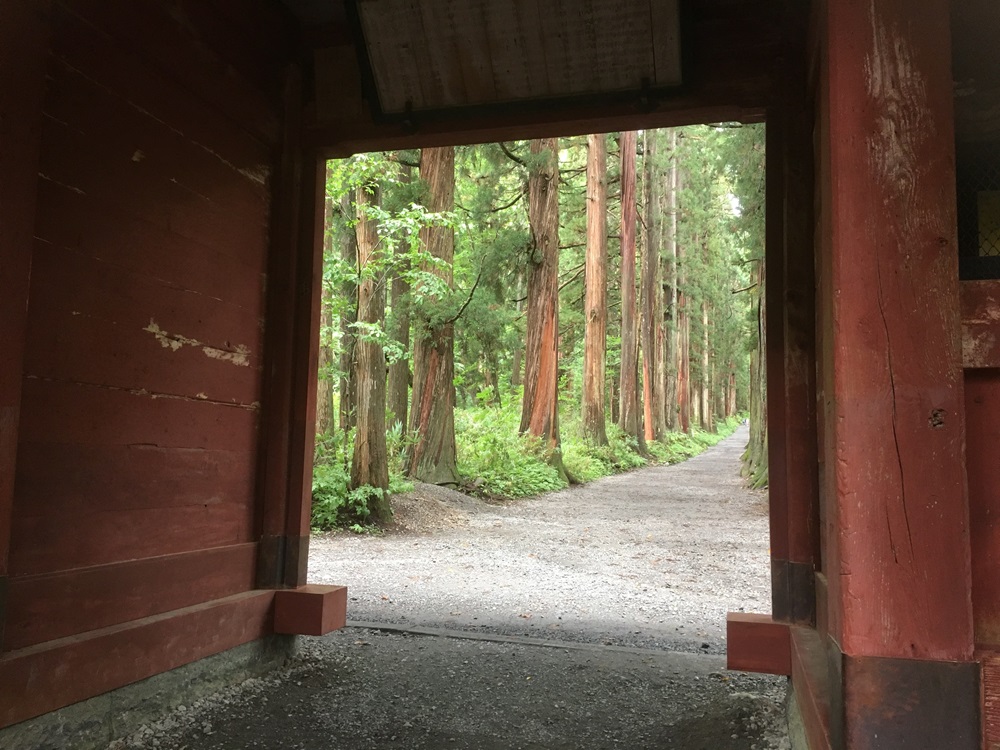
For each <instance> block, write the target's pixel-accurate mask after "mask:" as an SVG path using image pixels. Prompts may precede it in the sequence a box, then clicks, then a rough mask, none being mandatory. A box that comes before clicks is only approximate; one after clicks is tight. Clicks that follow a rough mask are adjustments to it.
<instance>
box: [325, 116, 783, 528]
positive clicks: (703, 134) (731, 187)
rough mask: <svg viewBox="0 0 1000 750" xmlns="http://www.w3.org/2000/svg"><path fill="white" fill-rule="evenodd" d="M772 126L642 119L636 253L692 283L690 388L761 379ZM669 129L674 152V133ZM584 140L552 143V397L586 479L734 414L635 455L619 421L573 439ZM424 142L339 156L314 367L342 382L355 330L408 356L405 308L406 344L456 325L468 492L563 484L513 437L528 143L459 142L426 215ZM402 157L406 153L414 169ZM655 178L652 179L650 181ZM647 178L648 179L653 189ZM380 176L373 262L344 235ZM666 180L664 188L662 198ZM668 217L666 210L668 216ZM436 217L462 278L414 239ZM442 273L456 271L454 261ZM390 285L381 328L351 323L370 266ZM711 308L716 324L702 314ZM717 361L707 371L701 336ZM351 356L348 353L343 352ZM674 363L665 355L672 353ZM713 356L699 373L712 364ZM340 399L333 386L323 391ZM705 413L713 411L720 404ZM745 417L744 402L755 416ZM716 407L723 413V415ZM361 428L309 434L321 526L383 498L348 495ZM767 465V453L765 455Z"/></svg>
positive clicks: (612, 143) (576, 472) (396, 464)
mask: <svg viewBox="0 0 1000 750" xmlns="http://www.w3.org/2000/svg"><path fill="white" fill-rule="evenodd" d="M762 134H763V131H762V129H761V128H760V127H759V126H742V127H741V126H738V125H736V124H730V125H726V126H698V127H690V128H680V129H678V130H677V131H676V136H677V137H676V139H672V138H671V136H670V134H669V133H668V132H667V131H654V130H651V131H646V133H644V134H643V135H642V136H641V138H640V141H639V147H638V151H639V153H638V157H639V164H640V168H639V170H638V179H639V186H638V188H639V189H638V194H639V196H640V197H641V199H642V200H643V201H645V200H646V196H647V195H648V196H649V200H650V204H649V205H651V206H654V207H656V208H655V211H654V212H653V213H655V215H653V214H651V213H649V212H648V211H649V209H643V208H640V212H641V219H642V221H641V222H640V227H639V245H640V255H641V253H642V252H643V251H644V248H645V247H646V245H647V244H649V243H656V245H657V246H658V248H659V253H660V258H661V272H662V279H661V281H662V283H663V284H664V285H667V284H668V283H669V284H672V285H674V286H673V287H672V291H675V292H677V293H679V294H681V295H682V296H683V299H684V304H685V307H686V311H687V316H688V321H689V324H690V341H689V344H690V374H691V378H692V384H693V386H694V387H695V388H698V387H700V385H701V383H702V381H703V380H705V381H708V382H709V386H710V389H711V390H713V391H714V392H717V391H719V390H720V389H721V386H722V384H723V383H727V382H728V379H729V378H730V377H732V378H734V380H735V383H736V391H737V393H738V397H737V408H738V409H745V408H747V406H748V396H747V394H749V393H750V392H751V387H752V386H751V383H750V378H749V372H750V367H749V366H748V363H749V355H750V352H751V351H753V350H755V349H756V346H757V341H758V330H757V310H758V302H757V294H758V293H759V291H760V290H759V288H755V281H756V280H757V278H758V276H759V270H760V266H759V261H760V260H761V258H762V256H763V214H764V210H763V205H764V204H763V185H764V182H763V138H762ZM606 138H607V144H608V155H609V159H608V174H607V184H608V217H607V218H608V237H609V240H608V248H607V261H608V299H607V304H608V327H607V378H608V381H609V382H611V381H614V380H616V379H617V378H618V371H619V369H620V337H621V331H620V319H621V318H620V310H621V308H620V301H621V292H622V290H621V286H620V282H619V278H620V274H619V265H620V243H619V241H618V239H617V237H618V234H619V228H620V227H619V223H620V212H621V202H620V195H619V194H618V190H619V188H618V186H619V184H620V175H619V171H620V170H619V156H620V154H619V153H618V139H617V136H616V135H615V134H609V135H608V136H606ZM674 142H676V148H671V144H672V143H674ZM586 152H587V147H586V138H585V137H574V138H564V139H561V140H560V142H559V154H558V156H559V214H560V229H559V237H558V241H559V245H560V254H559V286H560V292H559V333H558V340H559V378H560V379H559V400H560V423H561V430H560V432H561V448H560V457H561V459H562V463H563V465H564V467H565V469H566V471H567V473H568V475H569V477H570V480H571V481H578V482H587V481H591V480H593V479H597V478H599V477H602V476H607V475H609V474H614V473H617V472H621V471H627V470H629V469H633V468H637V467H641V466H644V465H646V464H648V463H650V462H655V463H672V462H676V461H680V460H684V459H685V458H688V457H690V456H693V455H696V454H697V453H699V452H701V451H702V450H704V449H705V448H706V447H707V446H709V445H712V444H714V443H715V442H717V441H718V440H719V439H721V435H723V434H728V432H730V431H731V428H734V427H735V425H736V424H737V422H736V421H735V420H731V424H726V425H723V424H717V428H718V429H719V435H710V434H706V433H704V432H699V431H697V430H695V431H694V432H693V434H691V435H680V434H673V433H671V434H668V435H667V436H666V437H665V438H664V439H663V440H662V441H659V442H650V443H649V444H648V445H647V446H646V451H645V452H644V453H643V454H640V453H639V451H638V448H637V446H636V444H635V439H634V438H630V437H628V436H626V435H624V434H623V433H622V432H621V431H620V430H619V429H618V428H617V427H615V426H614V425H613V424H612V423H611V419H610V405H609V413H608V420H607V423H608V438H609V444H608V445H607V446H595V445H591V444H588V443H587V442H585V441H584V440H583V439H582V438H581V437H580V428H579V409H580V400H581V389H582V382H583V377H582V369H583V347H582V340H583V333H584V328H585V323H586V321H585V316H584V311H583V297H584V282H585V279H584V265H585V264H584V258H585V244H586V243H585V231H586V206H587V202H586V174H585V172H586V170H585V166H586ZM419 158H420V156H419V152H417V151H402V152H393V153H379V154H366V155H359V156H355V157H352V158H351V159H346V160H342V161H339V162H331V164H330V168H329V171H328V180H327V196H328V201H329V202H328V206H327V209H328V216H329V217H330V222H329V228H328V232H329V236H328V240H329V241H328V243H327V246H326V262H325V263H324V274H323V288H324V301H323V305H324V308H323V309H324V311H325V312H326V313H328V314H327V315H326V319H325V320H326V322H324V323H323V330H322V339H321V343H322V346H323V347H324V350H325V351H327V352H329V353H330V356H329V357H327V358H325V359H324V362H325V363H326V364H325V366H324V367H325V369H324V372H321V373H320V377H321V378H324V379H328V380H331V381H336V380H339V379H340V378H341V377H342V376H343V375H344V373H341V372H340V371H339V368H340V367H342V366H344V365H342V360H341V356H340V355H341V353H342V352H347V353H348V354H349V353H350V346H349V345H350V341H351V339H352V338H353V339H362V340H369V341H375V342H377V343H378V344H379V345H380V346H381V347H382V349H383V350H384V352H385V354H386V359H387V361H388V362H390V363H392V362H399V361H407V360H409V359H410V357H411V356H412V352H411V351H410V349H409V348H408V347H407V346H404V345H403V344H402V343H401V341H402V340H403V339H401V338H400V339H399V340H397V336H398V331H397V328H396V321H397V320H401V319H403V318H405V317H408V318H409V320H410V322H411V325H412V333H411V336H410V341H411V343H412V341H413V340H415V339H417V338H419V337H420V336H421V335H424V334H425V333H426V332H428V331H433V330H435V329H438V328H440V326H442V325H443V324H453V330H454V351H455V378H454V383H455V387H456V402H457V404H458V405H459V407H460V408H459V409H458V410H457V411H456V414H455V426H456V443H457V447H458V468H459V472H460V473H461V475H462V476H463V477H464V480H465V481H466V482H467V483H468V485H469V486H471V487H472V488H473V489H474V490H475V491H477V492H479V493H481V494H484V495H487V496H495V497H507V498H515V497H524V496H529V495H534V494H538V493H540V492H546V491H550V490H554V489H559V488H561V487H563V486H564V483H565V480H563V479H560V477H559V473H558V471H557V470H555V469H554V468H553V467H552V466H550V464H549V459H550V458H551V456H549V455H547V451H546V449H545V447H544V446H542V445H540V444H539V443H538V441H536V440H532V439H530V438H525V437H521V436H519V435H518V427H519V423H520V401H521V393H520V391H519V389H517V388H514V387H513V386H512V382H516V381H517V378H516V376H513V377H512V375H513V372H514V369H515V362H517V361H518V357H519V356H520V354H521V353H522V352H523V347H524V339H525V307H526V305H525V302H526V294H527V290H526V283H527V276H528V268H529V258H528V250H529V248H530V246H531V242H530V232H529V227H528V220H527V173H528V167H529V166H530V165H531V164H532V163H533V160H534V159H537V158H540V157H538V156H532V155H531V154H530V153H529V148H528V142H527V141H516V142H509V143H506V144H504V145H503V146H502V147H501V146H500V145H499V144H483V145H475V146H462V147H458V148H456V162H455V166H456V182H455V205H454V210H452V211H450V212H446V213H434V212H431V211H428V210H427V209H426V207H425V206H424V195H425V192H426V186H425V185H424V184H423V183H422V182H421V180H420V179H419V175H418V170H417V169H416V168H415V167H414V166H412V165H415V164H416V163H417V162H418V161H419ZM673 164H676V165H677V167H678V170H677V171H678V174H679V175H680V184H681V185H682V190H681V191H680V194H679V202H678V211H677V223H678V227H677V230H678V231H677V235H676V240H677V245H678V249H679V253H678V260H677V261H676V263H675V261H674V259H673V257H672V256H671V253H670V246H671V243H670V241H669V240H670V234H671V232H670V224H671V222H670V220H669V217H668V206H667V202H666V191H667V187H666V185H667V179H668V177H669V175H670V173H671V166H672V165H673ZM408 165H409V166H408ZM653 186H656V188H657V189H656V190H655V191H654V190H652V187H653ZM647 187H648V188H650V190H649V191H647V190H646V188H647ZM376 188H377V189H378V190H379V192H380V194H381V201H380V202H378V203H372V204H370V205H369V204H366V208H365V209H364V210H365V211H366V212H367V215H368V216H369V217H370V218H372V219H374V220H376V221H377V223H378V232H379V238H380V243H379V248H378V251H377V252H376V254H375V257H374V258H373V259H372V260H371V261H370V262H369V263H368V264H366V265H365V266H364V267H359V266H358V263H357V259H356V257H355V258H354V259H353V260H352V258H351V252H350V241H351V238H352V237H353V233H354V229H355V225H356V223H357V218H358V217H357V215H356V211H357V207H356V205H354V203H353V202H352V196H356V195H357V191H358V190H359V189H364V190H373V189H376ZM654 193H658V195H659V197H658V198H657V197H654ZM671 215H672V214H671ZM427 226H449V227H452V228H454V232H455V256H454V263H453V264H452V267H451V269H450V272H451V274H452V276H453V279H454V284H453V287H454V288H449V286H448V284H447V283H446V281H444V280H443V278H442V276H444V275H446V274H440V273H438V272H439V271H441V270H442V268H441V261H439V260H437V259H434V258H432V257H430V256H429V254H428V253H427V252H426V249H425V248H423V246H422V243H421V241H420V231H421V229H422V228H424V227H427ZM446 270H447V269H446ZM365 278H370V279H374V280H375V281H376V282H377V283H380V284H386V285H388V284H389V283H390V282H391V280H392V279H395V278H398V279H400V280H401V281H403V282H405V284H406V290H405V291H403V292H402V293H401V295H396V296H394V297H393V298H392V299H391V308H390V309H389V310H388V311H387V318H386V321H385V324H384V325H382V324H378V325H373V324H359V323H358V322H356V319H354V318H352V308H353V306H354V305H355V304H356V303H355V301H354V300H353V299H352V296H353V295H354V292H353V291H352V290H353V288H354V287H355V285H356V284H357V283H358V281H360V280H361V279H365ZM705 310H707V312H708V319H709V323H708V328H707V330H706V329H705V327H704V323H703V317H702V312H703V311H705ZM663 314H664V320H665V321H666V326H665V328H666V330H665V331H664V336H665V338H667V339H668V340H672V338H673V334H674V332H675V326H676V321H677V319H678V317H679V315H678V311H677V310H664V311H663ZM706 342H707V348H708V351H707V353H708V355H709V356H708V367H707V368H706V367H705V364H704V363H705V360H704V358H703V356H702V355H703V354H705V353H706V352H705V347H706ZM345 359H346V360H349V359H350V357H345ZM666 366H667V370H668V372H670V373H672V372H673V370H674V368H675V364H674V362H673V359H672V358H671V359H670V361H668V362H667V365H666ZM703 369H707V370H708V371H707V372H703ZM333 400H334V399H331V403H332V402H333ZM711 408H713V409H717V408H719V407H718V406H717V405H716V404H715V403H714V402H713V404H712V407H711ZM753 414H754V413H753V412H751V415H752V416H753ZM715 416H716V417H718V415H715ZM403 432H404V430H403V426H401V425H397V426H396V427H395V428H393V430H392V432H391V434H390V435H389V444H390V466H391V478H390V482H391V484H392V486H391V487H390V492H393V491H398V486H399V481H401V475H400V463H401V455H402V451H403V447H404V446H403V442H404V438H403ZM351 442H352V436H351V435H350V433H348V434H346V435H345V434H343V433H342V432H341V433H339V436H338V435H326V436H321V438H320V442H319V443H318V445H317V458H316V475H315V479H314V488H313V489H314V498H315V503H314V515H313V523H314V526H316V527H317V528H331V527H334V526H345V525H346V526H351V525H356V526H357V527H358V528H364V527H365V526H366V525H367V523H368V518H369V516H370V513H369V511H368V507H369V504H370V503H371V500H372V499H374V497H375V495H373V494H372V490H371V488H360V489H358V490H355V491H354V492H349V491H348V490H347V486H348V482H349V473H350V465H349V463H350V455H351ZM764 471H765V476H766V460H765V466H764Z"/></svg>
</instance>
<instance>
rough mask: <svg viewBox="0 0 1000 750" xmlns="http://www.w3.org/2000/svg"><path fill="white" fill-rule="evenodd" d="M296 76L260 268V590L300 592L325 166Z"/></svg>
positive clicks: (310, 458) (313, 426) (305, 544)
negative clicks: (265, 258)
mask: <svg viewBox="0 0 1000 750" xmlns="http://www.w3.org/2000/svg"><path fill="white" fill-rule="evenodd" d="M300 75H301V74H300V72H299V71H298V69H291V70H290V71H289V74H288V84H287V88H288V90H287V92H286V98H287V101H286V112H285V137H284V140H283V144H282V159H281V166H280V171H279V176H278V179H277V182H276V184H277V185H278V187H277V189H276V190H275V192H274V212H273V214H274V221H273V229H272V238H273V239H272V243H271V249H270V260H269V264H268V302H267V310H268V314H267V334H266V339H265V352H266V354H265V357H266V365H265V380H266V385H265V394H266V395H265V403H264V425H265V427H264V454H265V456H264V467H263V481H262V483H261V488H262V489H261V491H262V496H261V550H260V557H259V567H258V579H257V581H258V586H261V587H284V586H290V587H295V586H300V585H302V584H304V583H305V581H306V562H307V560H306V558H307V552H308V545H309V520H310V508H311V504H312V462H313V450H314V444H315V429H316V424H315V413H316V372H317V368H318V361H319V313H320V299H321V289H320V285H321V282H322V275H323V274H322V272H323V266H322V264H323V251H322V247H323V221H324V215H323V205H324V203H323V197H324V195H325V185H326V164H325V162H324V161H323V159H321V158H320V156H319V154H318V153H317V152H316V151H315V150H312V149H306V148H303V146H302V141H301V121H300V117H301V111H302V88H301V80H300Z"/></svg>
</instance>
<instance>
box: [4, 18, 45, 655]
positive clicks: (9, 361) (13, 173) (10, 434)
mask: <svg viewBox="0 0 1000 750" xmlns="http://www.w3.org/2000/svg"><path fill="white" fill-rule="evenodd" d="M49 12H50V3H49V2H46V1H44V0H37V1H32V0H10V2H5V3H3V4H2V5H0V80H2V81H3V85H2V86H0V143H4V144H6V146H5V147H4V148H0V205H2V206H3V216H4V218H3V221H0V341H2V342H3V358H2V364H0V644H2V642H3V632H4V623H5V621H6V619H7V616H6V598H7V597H6V589H7V572H8V557H9V553H10V544H11V523H12V514H13V506H14V475H15V471H16V466H17V444H18V425H19V420H20V411H21V384H22V377H23V362H24V350H25V325H26V322H27V308H28V288H29V280H30V277H31V255H32V246H33V244H34V234H35V232H34V228H35V206H36V195H37V183H38V163H39V158H40V138H41V123H42V105H43V100H44V96H45V67H46V62H47V60H48V56H49V43H48V39H49V33H50V28H49V17H48V16H49Z"/></svg>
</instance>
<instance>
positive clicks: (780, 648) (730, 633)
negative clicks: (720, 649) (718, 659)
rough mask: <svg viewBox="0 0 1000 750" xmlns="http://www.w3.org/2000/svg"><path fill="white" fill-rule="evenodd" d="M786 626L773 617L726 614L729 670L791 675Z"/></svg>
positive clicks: (787, 629)
mask: <svg viewBox="0 0 1000 750" xmlns="http://www.w3.org/2000/svg"><path fill="white" fill-rule="evenodd" d="M788 631H789V626H788V624H787V623H783V622H775V621H774V620H773V619H771V616H770V615H756V614H746V613H743V612H730V613H729V614H728V615H726V669H733V670H739V671H742V672H760V673H763V674H778V675H791V674H792V655H791V640H790V638H791V637H790V635H789V632H788Z"/></svg>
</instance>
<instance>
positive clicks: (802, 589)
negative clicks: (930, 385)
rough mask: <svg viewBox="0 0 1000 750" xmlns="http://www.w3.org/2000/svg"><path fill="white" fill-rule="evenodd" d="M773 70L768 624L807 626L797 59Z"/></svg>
mask: <svg viewBox="0 0 1000 750" xmlns="http://www.w3.org/2000/svg"><path fill="white" fill-rule="evenodd" d="M799 35H801V33H800V34H799ZM780 62H781V64H780V72H779V73H777V74H776V76H775V78H776V83H777V87H778V89H779V92H780V93H779V95H778V97H777V99H778V101H777V102H776V103H775V104H774V105H773V106H772V107H770V108H769V110H768V118H767V263H766V270H767V278H766V294H767V358H768V361H767V377H768V404H767V408H768V415H767V416H768V458H769V468H768V479H769V492H770V511H771V515H770V530H771V586H772V615H773V618H774V619H775V620H777V621H781V622H788V623H794V624H799V625H812V624H814V623H815V619H816V596H815V578H814V574H815V571H816V567H817V564H818V561H819V542H818V528H819V504H818V489H817V488H818V481H817V456H816V346H815V310H816V307H815V273H814V262H813V257H814V251H813V232H814V226H813V205H812V194H813V168H812V162H813V150H812V112H811V110H810V108H809V98H808V97H807V95H806V80H805V79H806V70H805V66H806V59H805V51H804V49H790V50H789V57H788V58H787V59H784V60H782V61H780Z"/></svg>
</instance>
